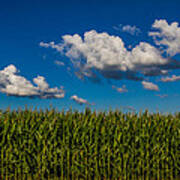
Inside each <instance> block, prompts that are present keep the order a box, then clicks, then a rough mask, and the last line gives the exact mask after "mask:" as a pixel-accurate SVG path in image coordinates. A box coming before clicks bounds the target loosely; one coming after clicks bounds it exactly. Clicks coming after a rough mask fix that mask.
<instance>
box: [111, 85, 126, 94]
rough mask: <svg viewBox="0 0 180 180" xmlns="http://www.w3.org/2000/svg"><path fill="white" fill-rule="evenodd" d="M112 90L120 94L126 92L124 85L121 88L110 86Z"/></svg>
mask: <svg viewBox="0 0 180 180" xmlns="http://www.w3.org/2000/svg"><path fill="white" fill-rule="evenodd" d="M112 88H113V89H115V90H116V91H118V92H120V93H125V92H128V90H127V88H126V85H123V86H122V87H116V86H112Z"/></svg>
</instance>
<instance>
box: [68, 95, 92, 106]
mask: <svg viewBox="0 0 180 180" xmlns="http://www.w3.org/2000/svg"><path fill="white" fill-rule="evenodd" d="M70 99H72V100H74V101H75V102H76V103H78V104H80V105H83V104H87V105H93V104H91V103H89V102H88V101H87V100H85V99H83V98H80V97H78V96H77V95H73V96H71V97H70Z"/></svg>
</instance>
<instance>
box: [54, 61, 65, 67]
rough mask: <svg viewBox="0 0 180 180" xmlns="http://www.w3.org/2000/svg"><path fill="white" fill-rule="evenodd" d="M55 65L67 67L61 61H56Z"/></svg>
mask: <svg viewBox="0 0 180 180" xmlns="http://www.w3.org/2000/svg"><path fill="white" fill-rule="evenodd" d="M54 64H56V65H58V66H65V64H64V62H62V61H59V60H55V61H54Z"/></svg>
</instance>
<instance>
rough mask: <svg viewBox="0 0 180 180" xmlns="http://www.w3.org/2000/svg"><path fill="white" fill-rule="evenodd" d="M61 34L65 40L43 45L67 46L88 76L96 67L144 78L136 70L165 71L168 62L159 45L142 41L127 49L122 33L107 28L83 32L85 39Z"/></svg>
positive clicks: (114, 75)
mask: <svg viewBox="0 0 180 180" xmlns="http://www.w3.org/2000/svg"><path fill="white" fill-rule="evenodd" d="M62 38H63V41H64V43H63V44H57V45H55V44H54V43H52V42H51V43H49V44H48V43H46V45H44V47H45V46H46V47H52V48H54V46H58V47H56V48H55V49H56V50H57V51H59V52H62V51H63V50H64V51H65V55H66V56H67V57H69V58H70V59H71V61H72V62H73V64H74V65H75V66H77V67H79V70H80V72H81V73H82V74H83V75H85V76H86V74H88V75H91V73H89V70H90V69H91V70H92V69H94V70H97V71H98V72H100V73H101V74H102V75H103V76H104V77H106V78H111V79H122V78H127V79H134V80H140V79H142V78H139V77H136V74H137V73H141V74H142V75H149V74H150V75H151V74H152V73H153V74H155V75H159V74H163V73H162V71H161V70H164V69H161V66H166V65H167V64H168V63H169V60H168V59H166V58H163V57H162V56H161V53H160V51H159V50H158V49H156V48H155V47H154V46H152V45H150V44H148V43H146V42H140V43H139V45H137V46H136V47H134V48H133V49H132V50H127V49H126V48H125V46H124V42H123V41H122V39H121V38H120V37H118V36H112V35H109V34H108V33H105V32H104V33H97V32H96V31H95V30H92V31H89V32H86V33H85V34H84V39H82V38H81V36H79V35H78V34H75V35H65V36H63V37H62ZM42 44H43V43H41V45H42ZM166 68H167V67H166ZM84 72H88V73H84ZM92 74H93V73H92Z"/></svg>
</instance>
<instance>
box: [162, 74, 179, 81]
mask: <svg viewBox="0 0 180 180" xmlns="http://www.w3.org/2000/svg"><path fill="white" fill-rule="evenodd" d="M161 81H162V82H173V81H180V76H176V75H172V77H164V78H161Z"/></svg>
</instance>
